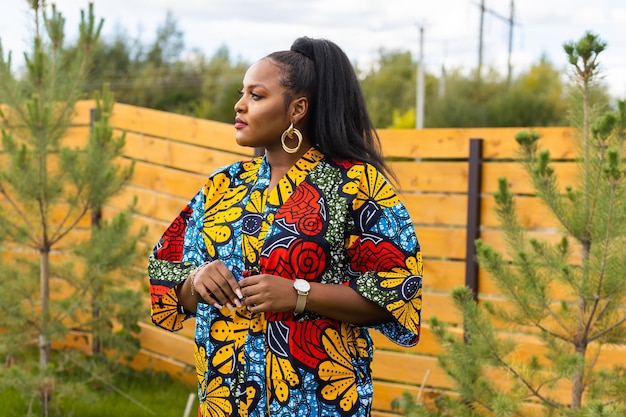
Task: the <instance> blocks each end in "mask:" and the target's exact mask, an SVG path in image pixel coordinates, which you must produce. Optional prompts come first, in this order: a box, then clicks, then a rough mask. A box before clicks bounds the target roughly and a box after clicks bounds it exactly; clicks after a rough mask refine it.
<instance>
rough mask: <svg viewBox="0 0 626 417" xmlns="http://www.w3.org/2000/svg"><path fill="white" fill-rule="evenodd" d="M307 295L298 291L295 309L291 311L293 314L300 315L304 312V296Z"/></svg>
mask: <svg viewBox="0 0 626 417" xmlns="http://www.w3.org/2000/svg"><path fill="white" fill-rule="evenodd" d="M307 295H308V293H305V292H302V291H298V299H297V300H296V308H294V309H293V312H294V313H296V314H300V313H302V312H303V311H304V307H305V306H306V296H307Z"/></svg>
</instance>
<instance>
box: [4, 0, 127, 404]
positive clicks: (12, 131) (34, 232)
mask: <svg viewBox="0 0 626 417" xmlns="http://www.w3.org/2000/svg"><path fill="white" fill-rule="evenodd" d="M29 5H30V7H31V8H32V11H33V16H34V23H35V25H34V26H35V34H34V40H33V49H32V52H31V54H30V55H28V54H26V55H25V59H26V71H25V74H24V76H23V77H22V78H18V77H16V76H15V75H14V74H13V72H12V68H11V54H10V53H9V54H8V55H7V57H6V59H5V57H4V52H3V51H2V50H1V48H0V103H2V105H1V107H0V131H1V136H2V148H1V153H0V156H1V157H2V158H3V163H2V165H1V169H0V196H1V197H2V199H1V200H0V239H1V240H2V243H3V248H4V249H5V250H4V251H3V253H2V255H3V258H5V259H8V260H10V261H11V262H6V263H4V262H3V268H0V276H2V283H3V290H2V291H1V292H0V306H2V319H1V320H2V321H1V322H0V328H2V332H0V353H1V354H2V356H3V357H4V362H5V363H7V364H14V366H10V367H4V368H2V369H1V370H0V387H6V386H13V387H19V388H20V392H21V393H23V394H24V395H26V396H27V397H30V398H31V401H32V399H34V398H36V397H38V398H40V400H41V402H40V404H41V406H40V409H41V413H42V415H44V416H48V415H49V414H50V413H51V412H52V411H53V409H54V406H55V405H58V404H59V400H60V399H61V398H62V397H63V396H66V395H70V396H71V395H80V393H83V392H84V384H83V383H82V382H84V381H74V380H69V379H68V378H67V372H68V370H69V369H71V368H76V367H79V368H81V369H82V370H83V371H85V372H86V373H87V374H88V375H89V377H93V375H96V374H97V373H96V371H95V370H94V369H93V365H94V364H97V362H91V363H90V362H86V361H85V360H83V358H82V357H81V356H80V355H77V354H76V353H75V352H67V354H63V355H61V352H59V354H58V355H56V356H55V355H53V354H54V353H55V352H54V351H53V349H52V345H53V343H54V342H61V341H63V340H64V338H65V337H66V335H67V334H68V333H69V332H70V331H71V330H81V331H89V332H92V333H93V337H94V338H95V339H96V340H98V341H99V344H101V345H104V346H105V347H107V348H120V347H122V348H123V349H126V351H128V350H129V349H131V348H132V346H129V344H128V340H129V334H130V333H132V331H133V330H136V313H135V315H131V316H128V315H125V314H124V313H123V312H122V310H124V309H123V308H121V307H118V305H121V306H126V305H127V304H128V303H129V302H130V301H131V300H134V301H135V302H137V301H138V296H137V295H131V294H130V293H129V292H124V291H118V290H117V289H116V288H115V287H114V286H113V285H114V282H112V281H111V280H110V279H109V277H110V274H111V273H112V271H114V270H115V269H117V268H124V267H127V266H128V265H129V264H132V262H133V261H134V258H133V254H135V255H136V251H135V246H136V244H137V241H138V239H139V235H135V236H129V235H128V232H129V230H130V223H129V214H128V213H127V212H122V213H120V214H119V215H117V216H115V217H113V219H112V220H110V221H101V222H99V223H98V224H96V225H94V227H92V228H89V227H88V226H87V229H85V224H84V223H85V219H88V218H89V214H90V212H92V211H93V213H92V214H95V215H96V216H95V217H97V213H98V211H99V210H101V209H102V207H103V206H104V204H105V202H107V201H108V200H109V199H110V198H111V197H112V196H114V195H115V194H117V193H118V192H119V191H120V190H121V189H122V188H123V187H124V186H125V185H126V184H127V183H128V181H129V179H130V176H131V175H132V165H130V166H128V167H127V168H122V167H121V166H118V165H116V163H115V160H116V158H118V157H119V156H120V155H121V149H122V147H123V145H124V138H123V136H122V137H114V135H113V132H112V130H111V128H110V125H109V124H108V120H109V116H110V113H111V110H112V106H113V98H112V96H111V94H110V93H109V91H108V90H107V89H106V88H105V89H104V90H103V92H102V95H101V96H97V97H96V102H97V107H98V108H97V110H98V114H99V119H100V120H99V121H98V122H96V123H95V124H94V126H93V129H92V131H91V134H90V137H89V140H88V141H87V144H86V145H85V146H84V147H83V148H78V147H75V146H71V145H70V144H67V143H65V142H64V138H65V137H66V135H67V133H68V129H69V128H70V126H71V124H72V118H73V117H74V112H75V107H76V103H77V101H78V100H79V99H81V98H83V96H82V94H83V91H84V86H85V83H86V80H87V75H88V72H89V68H90V63H91V53H92V51H93V48H94V45H96V43H97V40H98V37H99V34H100V30H101V28H102V24H103V21H102V20H97V19H96V18H95V16H94V13H93V4H90V5H89V10H88V12H87V13H85V12H84V11H81V22H80V31H79V45H78V46H79V47H78V48H76V50H74V51H72V53H71V54H66V52H67V50H66V49H65V47H64V30H65V28H64V24H65V19H64V17H63V15H62V14H61V13H60V12H59V11H57V9H56V7H55V6H54V5H53V6H52V7H51V10H50V14H48V11H47V10H46V7H45V2H44V1H39V0H29ZM85 234H88V235H89V237H87V238H82V236H84V235H85ZM113 239H115V243H116V244H115V245H112V244H111V241H112V240H113ZM81 271H82V273H81ZM116 296H117V298H116V299H115V300H114V302H113V300H111V297H116ZM136 305H138V303H137V304H135V305H134V306H135V309H136ZM105 309H106V311H107V313H109V315H108V316H107V317H102V315H101V314H100V312H102V311H104V310H105ZM126 310H128V309H126ZM115 319H120V320H121V321H119V323H117V322H115ZM133 320H134V322H133ZM114 322H115V325H118V326H120V327H121V328H122V331H119V332H118V331H117V330H116V329H115V330H116V331H115V332H114V331H113V329H112V328H111V327H112V326H113V323H114ZM133 325H134V326H135V329H134V328H133ZM114 333H115V334H117V335H118V336H119V337H120V338H121V339H123V342H124V343H120V342H119V340H114V339H115V338H114V337H112V335H113V334H114ZM131 345H132V343H131ZM31 346H35V347H36V349H37V351H38V360H37V361H35V362H34V363H33V361H32V360H31V358H32V356H31V355H30V354H29V352H30V349H29V347H31ZM53 394H54V395H53ZM31 411H32V410H29V414H30V413H31Z"/></svg>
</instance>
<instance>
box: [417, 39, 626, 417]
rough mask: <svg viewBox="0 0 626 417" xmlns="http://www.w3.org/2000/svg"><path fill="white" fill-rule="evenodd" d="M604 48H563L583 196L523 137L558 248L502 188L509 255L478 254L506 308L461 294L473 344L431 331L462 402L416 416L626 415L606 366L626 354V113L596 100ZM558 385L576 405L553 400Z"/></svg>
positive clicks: (439, 329) (620, 389)
mask: <svg viewBox="0 0 626 417" xmlns="http://www.w3.org/2000/svg"><path fill="white" fill-rule="evenodd" d="M605 46H606V44H605V43H604V42H603V41H602V40H600V39H599V38H598V37H597V36H596V35H595V34H592V33H586V34H585V35H584V36H583V37H582V38H581V39H580V40H578V41H577V42H568V43H566V44H565V45H564V49H565V52H566V54H567V56H568V59H569V63H570V64H571V66H572V68H573V71H572V75H573V79H574V80H575V84H576V87H577V94H576V95H575V96H574V97H575V99H576V101H575V102H574V104H573V105H572V112H571V114H572V117H573V120H572V122H573V124H574V125H575V126H576V127H577V132H578V137H577V140H578V145H579V149H580V155H579V158H578V159H577V161H578V162H577V164H578V165H579V178H578V181H577V182H576V185H575V186H572V187H568V188H566V189H565V190H564V191H563V189H562V188H561V187H559V183H558V178H557V176H556V174H555V171H554V168H553V166H552V162H551V161H550V153H549V151H548V150H540V149H539V135H537V134H536V133H533V132H527V131H522V132H520V133H518V135H517V136H516V140H517V142H518V143H519V145H520V162H521V164H522V166H523V167H524V168H525V170H526V172H527V174H528V176H529V178H530V179H531V182H532V184H533V186H534V188H535V190H536V196H537V197H538V198H539V199H540V200H541V201H542V202H543V203H544V204H545V206H546V207H547V208H548V209H549V211H550V212H551V213H552V214H553V215H554V218H555V219H556V220H557V222H558V224H559V226H560V231H561V239H560V240H559V241H558V242H556V243H550V242H546V241H541V240H538V239H536V238H529V237H528V236H527V233H526V231H525V229H524V228H523V227H522V225H521V222H520V219H519V217H518V215H517V211H516V208H515V199H514V197H513V196H512V194H511V192H510V190H509V188H508V185H507V180H506V178H501V179H500V181H499V191H498V192H497V193H496V194H495V200H496V207H497V208H496V211H497V214H498V216H499V219H500V222H501V226H502V232H503V234H504V237H505V241H506V248H507V252H508V253H507V254H503V253H501V252H500V251H498V250H497V249H495V248H493V247H492V246H490V245H488V244H486V243H485V242H483V241H481V240H478V241H477V242H476V246H477V253H478V255H477V259H478V261H479V263H480V265H481V266H482V267H483V268H484V269H485V270H486V271H487V272H488V273H489V275H490V276H491V277H492V278H493V279H494V280H495V283H496V284H497V286H498V288H499V290H500V292H501V293H502V295H503V296H504V298H505V301H506V302H507V305H508V307H507V308H502V307H497V306H496V305H494V304H490V303H488V302H486V301H483V302H481V303H480V304H478V303H477V302H476V301H474V298H473V294H471V292H470V290H469V289H467V288H458V289H455V290H454V291H453V298H454V301H455V305H456V307H457V308H458V309H459V310H460V312H461V313H462V315H463V318H464V326H465V337H464V338H458V337H455V336H453V335H452V334H451V333H449V332H447V330H446V327H445V326H444V325H443V324H442V323H440V322H438V321H437V320H436V319H435V320H433V321H432V322H431V325H432V326H433V332H434V333H435V334H436V336H437V339H438V340H439V341H440V342H441V343H442V344H443V346H444V353H443V354H442V355H441V357H440V364H441V366H442V367H443V369H444V370H445V371H446V372H447V373H448V375H450V376H451V378H452V379H453V381H454V384H455V387H456V390H457V392H458V393H459V396H460V397H461V401H451V400H450V398H448V399H442V400H441V402H440V403H439V407H438V410H437V411H432V412H429V411H428V410H425V409H423V408H417V409H415V408H413V411H412V412H413V413H414V415H446V416H447V415H454V416H496V415H497V416H524V415H530V414H527V413H529V412H528V411H527V410H526V409H525V408H524V407H523V403H524V402H528V401H532V402H534V403H536V404H538V406H539V408H540V411H533V414H532V415H545V416H577V417H578V416H623V415H626V366H624V365H620V366H615V367H614V368H609V367H606V366H602V365H601V362H599V361H598V358H599V355H600V353H601V352H602V351H603V350H604V349H606V348H607V346H611V345H622V346H623V345H624V344H625V343H626V312H625V311H624V305H625V304H626V279H625V278H626V277H625V273H624V271H626V245H624V241H625V239H626V159H625V158H624V156H625V155H624V152H625V148H624V145H625V139H626V136H625V132H626V102H625V101H621V102H619V105H618V110H617V111H610V110H608V109H607V108H606V107H605V105H604V101H603V100H602V98H601V97H599V96H598V95H597V94H596V93H597V88H598V86H597V81H598V79H599V70H598V68H599V62H598V55H599V54H600V53H601V52H602V51H603V50H604V49H605ZM598 99H599V100H600V103H599V104H600V105H599V106H598V105H597V104H598V103H597V100H598ZM507 255H508V256H507ZM496 321H498V322H499V323H500V326H504V327H505V328H506V329H508V330H512V331H516V332H524V334H525V335H527V337H528V336H529V335H530V336H532V337H533V338H534V340H536V341H537V343H539V344H540V346H541V347H542V352H545V353H544V354H542V355H536V354H535V355H532V356H530V357H529V358H528V357H525V356H524V355H515V354H513V353H514V352H515V349H516V343H515V341H514V339H513V333H510V335H511V337H507V336H505V333H504V332H503V331H502V330H497V329H496V325H495V322H496ZM500 329H502V327H500ZM558 386H560V387H561V388H563V387H565V388H566V389H567V391H568V392H569V398H567V399H566V400H563V399H562V397H558V396H557V395H556V394H555V389H556V388H557V387H558ZM407 408H408V407H407Z"/></svg>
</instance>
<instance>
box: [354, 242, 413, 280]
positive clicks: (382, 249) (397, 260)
mask: <svg viewBox="0 0 626 417" xmlns="http://www.w3.org/2000/svg"><path fill="white" fill-rule="evenodd" d="M347 252H348V256H349V257H350V259H351V260H352V262H351V264H352V269H354V270H355V271H358V272H367V271H379V272H380V271H390V270H392V269H393V268H396V267H404V258H405V255H404V254H403V253H402V251H400V250H399V249H398V248H397V247H396V246H395V245H394V244H393V243H392V242H389V241H388V240H384V239H380V240H379V241H378V242H376V241H375V240H374V239H373V238H371V237H370V238H368V237H366V238H363V237H360V238H359V239H358V240H357V241H356V242H355V243H354V245H352V247H350V248H349V249H348V251H347Z"/></svg>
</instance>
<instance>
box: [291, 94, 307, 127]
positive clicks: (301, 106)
mask: <svg viewBox="0 0 626 417" xmlns="http://www.w3.org/2000/svg"><path fill="white" fill-rule="evenodd" d="M291 108H292V110H291V117H292V119H293V120H294V122H297V121H299V120H301V119H303V118H304V117H305V116H306V114H307V112H308V111H309V99H308V98H307V97H304V96H302V97H298V98H296V99H294V100H293V101H292V102H291Z"/></svg>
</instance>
